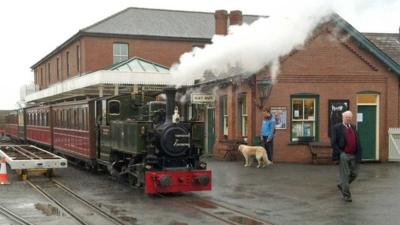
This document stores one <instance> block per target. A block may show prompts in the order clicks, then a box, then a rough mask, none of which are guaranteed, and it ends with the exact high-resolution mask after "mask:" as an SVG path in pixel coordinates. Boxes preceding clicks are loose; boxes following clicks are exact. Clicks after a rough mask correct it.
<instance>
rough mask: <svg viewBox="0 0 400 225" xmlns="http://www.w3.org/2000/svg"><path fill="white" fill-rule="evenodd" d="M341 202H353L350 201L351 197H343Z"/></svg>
mask: <svg viewBox="0 0 400 225" xmlns="http://www.w3.org/2000/svg"><path fill="white" fill-rule="evenodd" d="M343 200H344V201H345V202H352V201H353V200H352V199H351V197H348V196H343Z"/></svg>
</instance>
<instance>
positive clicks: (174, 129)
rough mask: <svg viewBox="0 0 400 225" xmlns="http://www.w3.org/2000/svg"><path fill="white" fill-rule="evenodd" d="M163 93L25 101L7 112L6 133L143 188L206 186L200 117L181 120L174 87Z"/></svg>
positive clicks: (163, 190) (172, 189)
mask: <svg viewBox="0 0 400 225" xmlns="http://www.w3.org/2000/svg"><path fill="white" fill-rule="evenodd" d="M165 94H166V99H167V100H166V102H163V101H156V97H155V96H143V95H142V96H140V95H131V94H128V95H119V96H112V97H102V98H96V99H90V100H81V101H71V102H62V103H57V104H49V105H42V106H31V107H26V108H24V109H20V110H17V111H14V112H12V113H11V114H10V115H8V116H7V118H6V120H7V124H6V134H7V135H8V136H10V137H11V138H12V139H15V140H18V141H23V142H30V143H34V144H37V145H41V146H43V147H47V148H48V149H51V150H52V151H54V152H55V153H57V154H60V155H63V156H64V157H66V158H68V159H69V160H70V161H71V162H75V163H79V164H82V165H84V166H85V167H87V168H90V169H95V170H97V169H99V168H103V169H106V170H107V171H109V172H110V174H111V175H113V176H116V177H118V178H124V179H126V180H127V181H128V183H129V184H130V185H132V186H137V187H144V190H145V192H146V193H167V192H168V193H171V192H187V191H204V190H211V171H210V170H207V164H206V163H205V162H202V161H201V160H200V156H201V155H202V153H203V149H204V143H203V140H204V123H203V122H197V121H184V120H183V121H180V118H181V116H179V112H178V108H177V106H176V104H175V95H176V90H175V88H172V87H170V88H166V89H165Z"/></svg>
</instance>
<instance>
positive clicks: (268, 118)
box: [260, 109, 275, 162]
mask: <svg viewBox="0 0 400 225" xmlns="http://www.w3.org/2000/svg"><path fill="white" fill-rule="evenodd" d="M263 116H264V119H263V121H262V125H261V134H260V137H261V143H262V144H263V147H264V148H265V149H266V150H267V155H268V159H269V161H271V162H272V155H273V152H274V150H273V148H274V136H275V119H274V118H273V116H272V114H271V111H270V110H269V109H264V110H263Z"/></svg>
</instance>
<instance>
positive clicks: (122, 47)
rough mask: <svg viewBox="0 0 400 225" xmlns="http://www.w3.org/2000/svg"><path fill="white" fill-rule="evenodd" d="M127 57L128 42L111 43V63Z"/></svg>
mask: <svg viewBox="0 0 400 225" xmlns="http://www.w3.org/2000/svg"><path fill="white" fill-rule="evenodd" d="M127 59H128V44H122V43H114V44H113V63H119V62H122V61H124V60H127Z"/></svg>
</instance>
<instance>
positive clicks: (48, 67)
mask: <svg viewBox="0 0 400 225" xmlns="http://www.w3.org/2000/svg"><path fill="white" fill-rule="evenodd" d="M47 81H48V84H50V63H47Z"/></svg>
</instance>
